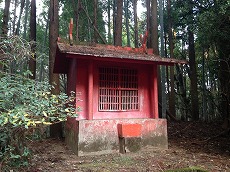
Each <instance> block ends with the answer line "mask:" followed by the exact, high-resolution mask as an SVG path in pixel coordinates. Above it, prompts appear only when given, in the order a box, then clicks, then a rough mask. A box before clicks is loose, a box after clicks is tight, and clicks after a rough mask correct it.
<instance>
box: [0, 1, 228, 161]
mask: <svg viewBox="0 0 230 172" xmlns="http://www.w3.org/2000/svg"><path fill="white" fill-rule="evenodd" d="M0 3H1V11H0V18H1V21H2V22H1V25H0V26H1V27H0V28H1V42H0V48H1V52H0V60H1V61H0V69H1V76H0V77H1V81H0V83H1V84H0V85H1V86H0V89H1V92H0V113H1V116H2V118H0V123H1V131H4V130H5V129H6V128H7V129H8V128H10V129H11V130H9V132H13V133H15V132H16V131H14V130H12V126H19V128H20V127H22V126H23V127H25V128H28V127H33V124H34V126H36V125H35V122H36V121H37V124H40V123H45V122H50V119H49V118H46V119H43V118H44V117H47V116H48V117H49V116H51V117H54V118H53V119H51V122H55V121H58V120H59V119H60V120H59V121H61V120H63V118H64V117H65V116H61V117H62V118H60V116H58V117H57V116H54V113H53V111H52V110H51V109H50V107H51V106H57V105H56V104H55V103H54V101H56V100H48V102H44V106H45V105H46V103H48V104H49V106H47V110H40V111H39V110H38V108H36V107H33V108H31V109H29V110H28V108H27V109H25V110H24V111H22V110H21V109H22V107H23V105H24V106H25V105H26V104H27V102H23V101H24V100H25V99H27V100H28V101H30V100H33V99H35V98H36V99H35V100H37V103H39V102H40V103H41V101H40V100H43V98H42V97H44V98H45V97H51V98H56V97H55V96H54V95H57V94H59V93H60V92H62V93H65V90H66V76H65V75H57V74H53V72H52V70H53V61H54V56H55V50H56V48H55V47H56V41H57V37H59V38H61V40H63V41H68V39H69V22H70V19H71V18H73V20H74V29H73V40H74V43H79V44H84V43H85V42H94V43H101V44H113V45H117V46H130V47H139V46H141V43H142V42H141V41H140V35H145V33H146V31H147V32H148V40H147V47H148V48H153V50H154V53H155V54H160V55H161V56H162V57H167V58H176V59H185V60H188V61H189V63H188V64H187V65H183V66H180V65H176V66H174V67H161V68H159V74H160V75H161V80H159V83H158V84H159V85H160V86H161V87H160V88H161V89H160V90H159V101H160V107H161V108H160V110H161V113H160V114H161V117H162V118H166V117H167V118H168V119H171V120H184V121H190V120H195V121H197V120H203V121H213V120H221V121H223V127H224V128H226V129H228V130H229V128H230V106H229V105H230V104H229V103H230V86H229V83H230V73H229V72H230V66H229V65H230V29H229V28H230V0H159V1H157V0H59V1H58V0H50V1H48V0H41V1H37V2H36V1H35V0H31V1H30V0H5V1H4V0H0ZM140 11H141V12H140ZM15 76H16V77H15ZM19 76H20V77H22V78H23V79H20V78H19ZM10 83H12V84H11V85H10ZM25 83H27V84H28V89H27V87H26V86H25V85H26V84H25ZM38 83H42V84H41V85H42V86H40V87H39V89H40V91H41V95H42V97H39V96H37V94H36V91H37V89H38V87H32V85H38ZM48 83H50V84H51V85H52V86H51V87H50V86H49V84H48ZM54 83H55V84H54ZM7 84H8V85H7ZM12 85H14V86H12ZM43 86H45V88H43ZM16 88H17V89H16ZM10 89H13V90H10ZM20 89H21V90H20ZM42 90H47V92H44V91H42ZM18 92H23V94H22V95H24V96H25V95H26V96H25V97H23V96H21V97H20V96H18V97H15V95H17V94H18ZM31 92H32V93H34V94H31ZM49 92H50V93H49ZM51 95H53V97H52V96H51ZM19 97H20V98H21V99H19ZM66 99H68V97H67V96H66V95H62V97H60V100H58V101H62V102H66V101H67V100H66ZM16 100H17V101H16ZM52 101H53V104H50V102H52ZM68 101H69V100H68ZM22 102H23V103H22ZM19 105H20V106H19ZM39 105H40V104H39ZM15 107H17V108H15ZM31 107H32V106H31ZM54 109H55V108H54ZM55 110H56V111H55V112H57V111H58V110H60V111H61V112H63V114H64V112H70V111H71V109H63V107H57V108H56V109H55ZM28 111H29V112H33V113H31V114H32V115H31V116H30V117H31V118H29V120H27V121H26V120H25V119H24V118H23V119H22V120H17V121H15V120H14V119H18V118H19V116H20V118H22V116H25V114H28ZM35 111H36V112H35ZM13 112H14V113H13ZM19 112H20V113H22V114H23V115H22V114H19ZM51 112H52V113H51ZM9 114H11V115H10V117H12V120H11V122H10V124H9V121H10V118H9ZM37 114H42V116H41V117H40V118H39V119H38V118H37V117H36V120H35V118H34V117H35V116H36V115H37ZM29 115H30V114H29ZM6 119H7V121H6ZM42 120H43V121H42ZM13 121H14V122H13ZM20 121H24V122H21V123H20ZM29 121H31V123H28V122H29ZM14 123H15V124H14ZM19 123H20V124H19ZM6 124H7V125H9V126H10V127H9V126H7V127H6ZM23 131H24V130H23ZM7 134H8V133H5V134H4V135H1V137H0V139H1V141H2V142H1V152H2V153H1V154H0V158H2V159H4V158H5V159H4V160H3V162H4V161H5V162H6V161H9V160H10V159H11V158H13V159H17V158H20V157H22V156H25V157H26V149H24V148H23V149H20V150H15V149H19V148H14V150H15V152H17V155H19V156H20V157H19V156H18V157H17V156H16V155H15V156H13V155H14V154H12V156H11V157H7V158H6V157H5V155H6V154H7V151H8V150H10V148H9V147H8V148H7V146H6V145H7V144H8V142H10V141H9V140H11V141H12V138H10V139H9V138H7V139H6V138H5V137H6V135H7ZM11 134H12V133H11ZM4 139H5V140H4ZM16 140H17V139H16ZM20 144H21V145H23V143H20ZM20 144H19V145H20ZM12 149H13V148H12ZM21 150H23V152H20V151H21ZM10 151H12V150H10ZM18 152H19V154H18ZM15 154H16V153H15Z"/></svg>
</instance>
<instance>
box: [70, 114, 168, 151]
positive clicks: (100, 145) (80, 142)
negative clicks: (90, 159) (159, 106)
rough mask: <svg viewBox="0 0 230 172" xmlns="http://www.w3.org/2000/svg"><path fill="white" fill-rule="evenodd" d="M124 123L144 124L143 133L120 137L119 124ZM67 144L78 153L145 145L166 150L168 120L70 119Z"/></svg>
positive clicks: (129, 149)
mask: <svg viewBox="0 0 230 172" xmlns="http://www.w3.org/2000/svg"><path fill="white" fill-rule="evenodd" d="M121 124H125V125H127V124H138V125H141V132H140V136H135V137H127V138H126V137H121V136H120V137H119V135H118V126H119V125H121ZM133 126H135V125H133ZM66 143H67V146H68V147H70V148H71V149H72V150H73V151H74V153H75V154H77V155H78V156H85V155H100V154H109V153H118V152H121V149H122V150H123V152H122V153H125V152H129V151H131V152H135V151H137V150H139V149H140V148H141V149H143V148H144V147H145V146H153V147H158V148H163V149H167V148H168V138H167V121H166V120H165V119H111V120H77V119H76V118H68V120H67V122H66ZM121 144H123V145H121Z"/></svg>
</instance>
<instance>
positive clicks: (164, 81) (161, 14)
mask: <svg viewBox="0 0 230 172" xmlns="http://www.w3.org/2000/svg"><path fill="white" fill-rule="evenodd" d="M159 9H160V26H161V30H160V40H161V47H160V49H161V57H164V56H165V49H164V16H163V13H164V12H163V9H164V4H163V0H159ZM165 83H166V79H165V66H161V89H162V102H161V104H162V112H161V114H162V118H166V87H165Z"/></svg>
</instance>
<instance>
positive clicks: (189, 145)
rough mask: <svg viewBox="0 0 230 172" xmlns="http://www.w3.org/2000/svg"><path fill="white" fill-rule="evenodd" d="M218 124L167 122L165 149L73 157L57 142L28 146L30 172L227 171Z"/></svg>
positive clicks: (229, 150) (228, 152) (229, 145)
mask: <svg viewBox="0 0 230 172" xmlns="http://www.w3.org/2000/svg"><path fill="white" fill-rule="evenodd" d="M222 131H223V130H222V129H221V124H220V123H218V122H217V123H201V122H169V123H168V141H169V149H167V150H158V149H150V148H149V149H148V148H147V149H145V150H142V151H139V152H136V153H126V154H119V153H118V154H112V155H100V156H84V157H77V156H76V155H74V154H73V153H72V151H71V150H70V149H68V148H67V147H66V145H65V143H64V142H63V141H61V140H55V139H45V140H41V141H34V142H32V143H31V147H32V148H33V153H34V155H33V158H32V160H31V162H30V167H29V169H26V171H30V172H41V171H42V172H75V171H76V172H77V171H79V172H80V171H82V172H91V171H100V172H105V171H108V172H110V171H112V172H114V171H117V172H137V171H140V172H142V171H143V172H145V171H153V172H160V171H166V170H169V169H179V168H187V167H199V168H200V169H203V170H207V171H210V172H218V171H221V172H230V135H229V133H228V135H227V134H225V135H221V134H220V133H221V132H222Z"/></svg>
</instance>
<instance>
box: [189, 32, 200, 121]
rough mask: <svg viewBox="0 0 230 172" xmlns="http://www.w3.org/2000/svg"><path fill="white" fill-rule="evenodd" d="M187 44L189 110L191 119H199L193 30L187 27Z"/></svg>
mask: <svg viewBox="0 0 230 172" xmlns="http://www.w3.org/2000/svg"><path fill="white" fill-rule="evenodd" d="M188 44H189V65H190V81H191V87H190V94H191V112H192V114H191V115H192V119H193V120H195V121H197V120H199V99H198V90H197V69H196V59H195V46H194V35H193V32H192V31H191V30H190V29H188Z"/></svg>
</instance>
